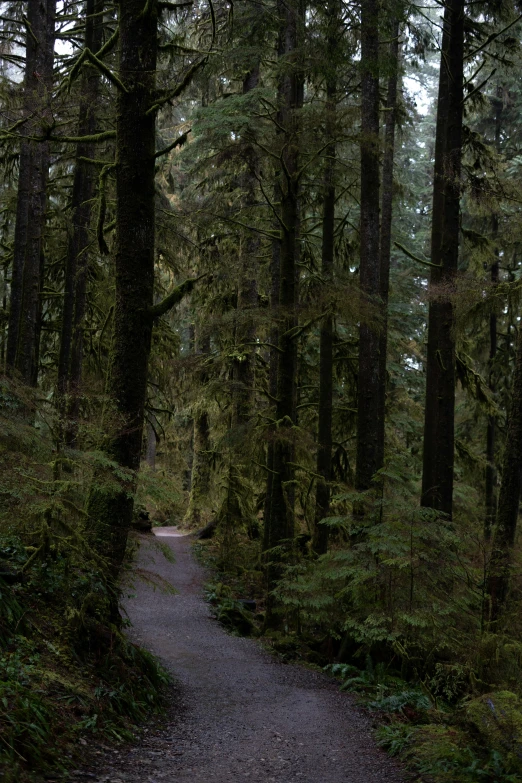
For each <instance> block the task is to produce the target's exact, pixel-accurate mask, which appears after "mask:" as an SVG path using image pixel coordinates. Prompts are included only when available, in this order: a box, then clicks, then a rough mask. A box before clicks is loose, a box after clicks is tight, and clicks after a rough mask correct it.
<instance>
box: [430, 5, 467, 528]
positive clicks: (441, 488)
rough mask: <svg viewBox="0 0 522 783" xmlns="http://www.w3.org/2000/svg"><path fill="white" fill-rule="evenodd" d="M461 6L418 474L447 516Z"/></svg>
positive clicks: (453, 10) (447, 53)
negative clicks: (422, 444) (421, 455)
mask: <svg viewBox="0 0 522 783" xmlns="http://www.w3.org/2000/svg"><path fill="white" fill-rule="evenodd" d="M463 62H464V3H463V0H450V2H448V4H447V5H446V6H445V10H444V29H443V34H442V54H441V65H440V77H439V94H438V102H437V128H436V137H435V167H434V183H433V213H432V214H433V217H432V235H431V262H432V264H433V265H434V266H432V270H431V278H430V288H429V292H430V306H429V324H428V352H427V361H426V410H425V419H424V457H423V471H422V498H421V503H422V505H423V506H427V507H429V508H433V509H437V510H438V511H442V512H443V513H445V514H446V515H448V517H451V514H452V504H453V464H454V439H455V435H454V430H455V422H454V418H455V336H454V307H453V301H452V296H453V291H454V286H455V282H454V281H455V275H456V273H457V263H458V251H459V247H458V246H459V243H458V237H459V231H460V225H459V222H460V171H461V157H462V116H463V83H464V76H463V73H464V71H463Z"/></svg>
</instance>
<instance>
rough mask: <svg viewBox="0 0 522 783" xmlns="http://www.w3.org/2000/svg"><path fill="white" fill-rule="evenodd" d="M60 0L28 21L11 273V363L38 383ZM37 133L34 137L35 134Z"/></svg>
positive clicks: (40, 5)
mask: <svg viewBox="0 0 522 783" xmlns="http://www.w3.org/2000/svg"><path fill="white" fill-rule="evenodd" d="M55 16H56V0H41V2H30V3H29V4H28V9H27V21H26V31H27V32H26V65H25V77H24V98H23V115H24V118H25V122H24V124H23V126H22V130H21V133H22V136H23V137H25V138H23V140H22V145H21V149H20V167H19V176H18V195H17V205H16V224H15V235H14V248H13V266H12V273H11V296H10V310H9V327H8V329H9V331H8V340H7V352H6V364H7V368H8V369H9V368H11V369H12V368H14V367H16V369H17V370H18V372H19V373H20V376H21V378H22V379H23V380H24V381H25V383H27V384H34V382H35V378H36V376H37V371H38V368H37V367H35V364H36V356H37V353H38V347H37V345H36V341H37V337H38V320H39V316H40V301H41V296H40V294H41V279H42V275H41V270H42V254H43V233H44V229H45V213H46V201H47V197H46V196H47V194H46V191H47V178H48V173H49V143H48V142H45V141H36V140H34V137H38V136H41V135H42V134H43V131H44V129H45V127H46V126H50V125H51V121H52V117H51V115H50V108H49V107H50V99H51V95H52V84H53V62H54V37H55V29H54V28H55ZM29 137H32V138H29Z"/></svg>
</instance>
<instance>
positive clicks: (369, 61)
mask: <svg viewBox="0 0 522 783" xmlns="http://www.w3.org/2000/svg"><path fill="white" fill-rule="evenodd" d="M360 155H361V219H360V266H359V276H360V286H361V292H362V296H363V297H364V299H365V301H366V302H367V303H368V304H370V305H373V306H374V307H375V309H376V312H377V305H378V303H379V297H380V266H379V174H380V172H379V169H380V139H379V2H378V0H361V142H360ZM379 348H380V339H379V326H378V325H377V324H376V323H371V321H361V325H360V327H359V372H358V392H357V461H356V474H355V484H356V488H357V489H358V490H362V491H364V490H367V489H369V488H370V487H371V485H372V479H373V476H374V474H375V472H376V471H377V470H378V469H379V468H381V467H382V463H383V456H384V449H383V443H382V435H383V433H384V425H383V423H382V422H381V417H382V412H381V410H380V406H379V400H380V381H381V379H380V374H379V365H380V362H379Z"/></svg>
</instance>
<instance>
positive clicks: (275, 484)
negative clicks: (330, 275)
mask: <svg viewBox="0 0 522 783" xmlns="http://www.w3.org/2000/svg"><path fill="white" fill-rule="evenodd" d="M303 11H304V6H303V4H302V2H301V0H293V1H292V2H289V3H283V2H280V3H278V13H279V20H280V41H281V46H280V53H281V55H282V58H283V59H284V63H282V69H283V72H282V75H281V79H280V84H279V101H280V106H279V116H278V124H279V127H280V128H281V129H282V131H281V133H280V142H281V160H282V168H281V172H280V195H281V199H280V205H281V206H280V215H281V242H280V283H279V310H280V314H279V342H278V352H277V353H278V357H277V403H276V425H275V429H274V432H273V457H272V460H273V461H272V468H271V487H270V498H269V500H268V508H267V510H268V514H267V518H266V519H265V544H266V547H267V548H268V549H272V548H273V547H276V546H280V545H282V544H283V542H288V541H290V540H291V539H292V538H293V536H294V513H293V503H292V493H293V481H294V468H293V464H292V463H293V454H294V443H293V440H294V431H293V429H294V426H295V401H296V382H297V352H296V346H295V337H294V331H295V326H296V303H297V265H296V261H297V255H298V224H299V176H298V161H299V109H300V107H301V106H302V101H303V77H302V70H301V66H300V63H299V53H298V42H299V36H300V35H301V28H302V25H303ZM271 562H272V563H273V564H274V565H272V566H269V568H268V590H269V591H270V590H271V589H272V587H273V585H274V582H275V580H276V579H277V577H278V574H279V572H280V569H279V567H278V565H277V564H276V563H275V558H274V557H273V556H271ZM268 615H270V607H269V611H268ZM267 620H268V622H270V619H269V618H267Z"/></svg>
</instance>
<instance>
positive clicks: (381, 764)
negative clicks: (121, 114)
mask: <svg viewBox="0 0 522 783" xmlns="http://www.w3.org/2000/svg"><path fill="white" fill-rule="evenodd" d="M158 532H163V531H158ZM162 541H164V542H166V543H167V544H168V546H169V547H171V549H172V550H173V552H174V555H175V558H176V563H175V564H171V563H169V562H167V560H166V559H165V558H164V557H163V555H162V554H160V552H158V551H157V550H155V549H154V547H152V546H151V545H150V544H146V545H145V546H143V547H142V550H141V553H140V563H139V565H140V567H141V568H143V569H146V570H148V571H153V572H154V573H155V574H157V575H159V576H160V577H162V578H163V579H167V580H168V581H169V582H171V583H172V584H173V585H174V587H175V588H176V589H177V590H178V591H179V593H178V594H177V595H174V596H173V595H168V594H166V593H165V592H162V591H159V590H154V589H153V588H152V586H150V585H149V584H146V583H143V582H139V583H138V584H137V585H136V588H135V595H133V596H132V597H130V598H129V599H128V600H127V611H128V613H129V616H130V619H131V620H132V622H133V626H134V628H133V631H132V636H133V638H134V639H135V640H136V641H138V642H139V643H141V644H142V645H143V646H144V647H145V648H147V649H149V650H151V651H152V652H153V653H154V654H155V655H157V656H158V657H159V658H160V659H161V660H162V661H163V663H164V664H165V666H166V667H167V668H168V669H169V670H170V671H171V672H172V674H173V675H174V676H175V678H176V679H177V681H178V683H179V686H178V690H179V694H178V696H179V698H178V699H177V702H178V706H176V707H175V709H174V710H173V714H172V716H171V717H170V718H168V719H166V720H165V723H164V724H163V725H162V727H161V729H156V730H154V729H153V730H149V733H148V734H146V735H145V739H144V740H142V741H141V742H140V743H139V745H138V746H135V747H133V748H132V749H130V750H126V751H124V752H121V753H118V752H106V753H103V751H102V754H103V755H100V756H99V759H100V767H101V769H98V770H94V771H93V770H92V768H90V770H91V771H90V772H88V771H86V770H84V771H83V776H82V778H83V780H85V779H86V778H87V777H88V778H90V779H91V780H93V779H94V780H97V781H100V782H101V781H107V783H109V781H110V783H138V782H139V783H188V781H190V783H239V781H251V783H293V782H294V781H295V782H296V783H375V782H376V781H389V782H390V783H400V781H403V777H402V775H401V772H400V770H399V767H398V766H397V765H395V764H394V762H393V761H392V760H390V759H389V758H388V757H387V756H386V754H385V753H384V752H382V751H380V750H379V749H378V748H376V746H375V744H374V742H373V741H372V738H371V735H370V730H369V724H368V721H367V720H366V718H365V717H364V716H362V715H361V714H360V713H359V712H358V711H357V710H356V709H355V708H354V706H353V701H352V699H351V697H350V696H348V695H347V694H343V693H340V692H339V691H338V687H337V685H336V683H334V682H332V681H331V680H329V679H328V678H327V677H325V676H323V675H321V674H318V673H315V672H312V671H308V670H307V669H304V668H301V667H298V666H293V665H285V664H282V663H279V662H278V661H277V660H275V659H274V658H273V657H272V656H271V655H269V654H268V653H267V652H265V651H264V650H263V649H262V648H261V647H260V646H259V644H257V643H256V642H255V641H252V640H249V639H239V638H236V637H233V636H230V635H228V634H227V633H226V632H225V631H224V630H223V629H222V628H221V627H220V626H219V625H218V623H217V622H216V621H215V620H213V619H212V618H211V616H210V613H209V608H208V606H207V604H205V602H204V601H203V600H202V598H201V586H202V583H203V581H204V578H205V574H204V571H203V569H202V568H201V567H200V566H198V565H197V564H196V563H195V561H194V559H193V557H192V554H191V551H190V539H188V538H186V537H181V536H168V537H163V538H162ZM82 778H80V776H77V777H75V778H73V779H75V780H77V781H78V780H80V779H82Z"/></svg>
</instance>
